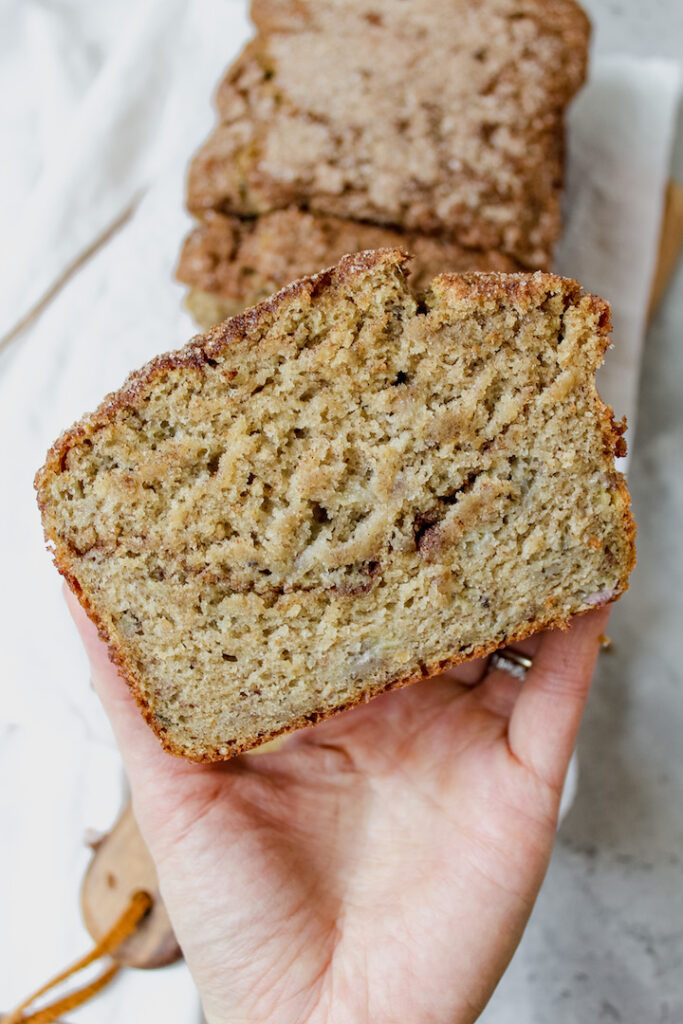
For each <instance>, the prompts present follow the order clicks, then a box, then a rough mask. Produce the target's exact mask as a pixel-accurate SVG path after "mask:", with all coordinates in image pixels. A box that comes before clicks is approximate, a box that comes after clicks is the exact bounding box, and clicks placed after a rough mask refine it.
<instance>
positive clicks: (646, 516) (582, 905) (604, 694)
mask: <svg viewBox="0 0 683 1024" xmlns="http://www.w3.org/2000/svg"><path fill="white" fill-rule="evenodd" d="M585 6H586V7H587V9H588V10H589V11H590V13H591V15H592V17H593V20H594V24H595V27H596V44H597V48H598V50H599V51H601V52H603V53H607V52H615V51H619V52H626V53H633V54H638V55H641V56H653V55H658V56H671V57H675V58H677V59H679V60H680V59H681V58H683V4H681V3H680V2H679V0H589V2H586V3H585ZM682 128H683V123H682V121H681V120H680V119H679V132H678V139H677V146H676V152H675V158H674V171H675V173H676V175H677V177H678V180H679V181H683V130H682ZM682 396H683V266H679V269H678V273H677V276H676V278H675V281H674V282H673V285H672V287H671V289H670V291H669V293H668V296H667V298H666V301H665V302H664V304H663V306H662V307H661V309H660V311H659V313H658V315H657V317H656V319H655V321H654V323H653V324H652V327H651V329H650V331H649V333H648V336H647V341H646V347H645V359H644V367H643V375H642V379H641V388H640V395H639V402H638V434H637V438H636V441H635V444H634V447H633V461H632V465H631V490H632V495H633V504H634V509H635V515H636V518H637V520H638V528H639V529H638V558H639V561H638V567H637V569H636V571H635V574H634V577H633V581H632V585H631V590H630V591H629V593H628V595H627V597H626V598H625V599H624V600H623V601H622V602H621V603H620V604H619V605H618V606H617V607H616V609H615V611H614V613H613V615H612V619H611V622H610V630H609V632H610V636H611V637H612V639H613V641H614V650H613V651H612V652H610V653H608V654H605V655H604V656H603V657H602V660H601V664H600V667H599V670H598V673H597V675H596V679H595V683H594V688H593V693H592V695H591V699H590V702H589V705H588V710H587V713H586V718H585V721H584V725H583V728H582V731H581V737H580V742H579V763H580V778H579V787H578V794H577V798H576V801H575V804H574V806H573V808H572V810H571V811H570V813H569V816H568V818H567V819H566V821H565V823H564V825H563V826H562V829H561V831H560V835H559V839H558V843H557V846H556V849H555V853H554V855H553V859H552V863H551V866H550V871H549V873H548V877H547V879H546V882H545V884H544V886H543V890H542V892H541V896H540V898H539V901H538V904H537V906H536V909H535V911H534V914H533V917H532V920H531V923H530V925H529V928H528V930H527V932H526V935H525V937H524V939H523V942H522V945H521V947H520V949H519V951H518V953H517V956H516V957H515V960H514V961H513V963H512V965H511V967H510V969H509V970H508V973H507V975H506V976H505V978H504V979H503V981H502V982H501V984H500V986H499V988H498V990H497V992H496V994H495V996H494V998H493V1000H492V1002H491V1004H490V1006H489V1008H488V1009H487V1011H485V1013H484V1014H483V1016H482V1019H481V1020H482V1024H488V1022H489V1021H493V1020H494V1019H495V1022H496V1024H602V1022H605V1024H681V1022H683V648H682V647H681V641H682V634H683V532H682V530H681V523H682V521H683V398H682Z"/></svg>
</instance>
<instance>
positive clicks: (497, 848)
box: [69, 595, 608, 1024]
mask: <svg viewBox="0 0 683 1024" xmlns="http://www.w3.org/2000/svg"><path fill="white" fill-rule="evenodd" d="M69 604H70V607H71V610H72V613H73V615H74V618H75V620H76V623H77V625H78V628H79V630H80V632H81V636H82V637H83V640H84V643H85V646H86V648H87V650H88V653H89V656H90V661H91V665H92V675H93V683H94V686H95V689H96V691H97V693H98V694H99V696H100V698H101V700H102V702H103V704H104V707H105V709H106V711H107V714H108V715H109V718H110V720H111V723H112V726H113V728H114V731H115V734H116V737H117V741H118V743H119V746H120V749H121V753H122V756H123V759H124V763H125V767H126V771H127V773H128V777H129V780H130V785H131V790H132V795H133V806H134V810H135V815H136V818H137V821H138V824H139V826H140V829H141V831H142V834H143V836H144V838H145V840H146V842H147V844H148V846H149V849H150V851H151V853H152V856H153V858H154V860H155V862H156V865H157V869H158V874H159V880H160V885H161V892H162V894H163V897H164V901H165V903H166V907H167V909H168V912H169V915H170V917H171V921H172V923H173V926H174V928H175V931H176V936H177V938H178V941H179V942H180V945H181V947H182V949H183V952H184V955H185V958H186V961H187V963H188V965H189V968H190V970H191V972H192V974H193V977H194V979H195V981H196V984H197V986H198V988H199V992H200V994H201V998H202V1003H203V1006H204V1012H205V1014H206V1016H207V1018H208V1020H209V1021H210V1022H211V1024H238V1022H239V1024H247V1022H249V1024H254V1022H258V1024H263V1022H266V1021H267V1022H269V1024H337V1022H339V1024H369V1022H372V1024H404V1022H405V1024H412V1022H418V1021H419V1022H420V1024H465V1022H468V1024H469V1022H472V1021H474V1020H476V1018H477V1017H478V1015H479V1014H480V1012H481V1011H482V1009H483V1007H484V1006H485V1004H486V1002H487V1001H488V999H489V998H490V996H491V994H492V992H493V990H494V988H495V986H496V984H497V983H498V981H499V979H500V977H501V975H502V973H503V971H504V970H505V967H506V966H507V964H508V962H509V960H510V958H511V956H512V954H513V952H514V950H515V948H516V947H517V944H518V942H519V939H520V937H521V935H522V931H523V929H524V926H525V924H526V922H527V920H528V917H529V914H530V912H531V909H532V906H533V904H534V900H535V898H536V895H537V893H538V889H539V887H540V884H541V881H542V879H543V876H544V874H545V871H546V867H547V864H548V860H549V857H550V851H551V848H552V844H553V838H554V834H555V828H556V822H557V813H558V808H559V801H560V794H561V790H562V783H563V780H564V777H565V773H566V770H567V765H568V763H569V759H570V756H571V752H572V750H573V747H574V743H575V740H576V733H577V730H578V727H579V722H580V719H581V714H582V712H583V707H584V704H585V701H586V697H587V695H588V689H589V686H590V680H591V676H592V673H593V667H594V664H595V659H596V656H597V653H598V650H599V640H598V637H599V635H600V634H601V633H602V632H603V630H604V629H605V625H606V621H607V617H608V610H607V609H599V610H596V611H593V612H591V613H589V614H587V615H584V616H581V617H579V618H577V619H575V620H574V622H573V623H572V626H571V628H570V630H569V631H568V632H565V633H562V632H560V631H553V632H549V633H546V634H544V635H542V636H540V637H535V638H533V639H532V640H529V641H526V642H525V643H524V644H521V645H518V646H519V648H520V649H523V650H525V651H526V652H527V653H531V654H533V658H534V663H533V667H532V668H531V669H530V670H529V672H528V673H527V677H526V680H525V681H524V682H523V683H522V682H520V681H518V680H517V679H515V678H513V677H512V676H511V675H509V674H508V673H506V672H503V671H500V670H495V671H490V672H489V671H487V664H486V661H484V660H482V661H478V662H469V663H467V664H464V665H461V666H459V667H458V668H457V669H453V670H451V671H449V672H446V673H445V674H443V675H441V676H438V677H436V678H434V679H430V680H427V681H425V682H422V683H417V684H415V685H413V686H410V687H408V688H406V689H404V690H399V691H396V692H394V693H388V694H385V695H384V696H382V697H379V698H377V699H376V700H373V701H372V702H371V703H370V704H367V705H364V706H362V707H359V708H356V709H354V710H352V711H349V712H347V713H346V714H344V715H341V716H338V717H335V718H332V719H330V720H329V721H327V722H324V723H323V724H321V725H318V726H316V727H315V728H312V729H307V730H304V731H302V732H300V733H297V734H295V735H294V736H293V737H291V738H290V739H288V740H287V742H286V744H285V745H284V746H283V747H282V748H281V749H280V750H279V751H277V752H276V753H267V754H263V755H261V756H259V757H250V756H242V757H237V758H234V759H233V760H231V761H228V762H223V763H218V764H212V765H195V764H191V763H189V762H185V761H182V760H180V759H177V758H174V757H171V756H170V755H168V754H166V753H164V752H163V750H162V749H161V747H160V746H159V743H158V740H157V739H156V738H155V737H154V735H153V734H152V732H151V730H150V729H149V728H148V727H147V726H146V725H145V723H144V722H143V720H142V717H141V716H140V714H139V712H138V710H137V708H136V706H135V704H134V701H133V699H132V697H131V696H130V694H129V692H128V689H127V687H126V684H125V683H124V682H123V681H122V680H121V679H120V677H119V676H118V674H117V671H116V669H115V668H114V667H113V666H112V665H111V663H110V662H109V659H108V655H107V650H106V647H105V645H104V644H103V643H102V642H101V641H100V640H99V639H98V637H97V632H96V630H95V628H94V626H93V625H92V624H91V623H90V622H89V620H88V619H87V618H86V616H85V614H84V613H83V611H82V610H81V609H80V607H79V606H78V604H77V602H76V600H75V598H73V596H71V595H69Z"/></svg>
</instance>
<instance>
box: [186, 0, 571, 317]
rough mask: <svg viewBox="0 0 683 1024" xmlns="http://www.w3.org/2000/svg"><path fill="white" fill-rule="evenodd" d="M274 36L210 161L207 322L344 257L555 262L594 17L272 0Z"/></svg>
mask: <svg viewBox="0 0 683 1024" xmlns="http://www.w3.org/2000/svg"><path fill="white" fill-rule="evenodd" d="M252 18H253V20H254V23H255V25H256V28H257V34H256V37H255V38H254V39H253V40H252V41H251V42H250V43H249V44H248V45H247V47H246V48H245V49H244V51H243V52H242V54H241V55H240V56H239V57H238V58H237V60H236V61H235V63H234V64H233V65H232V66H231V67H230V68H229V69H228V72H227V74H226V76H225V78H224V80H223V82H222V83H221V85H220V87H219V90H218V94H217V108H218V115H219V120H218V124H217V126H216V128H215V129H214V131H213V132H212V134H211V136H210V137H209V139H208V140H207V141H206V143H205V144H204V145H203V146H202V148H201V149H200V151H199V152H198V153H197V155H196V156H195V158H194V160H193V162H192V165H191V167H190V172H189V179H188V196H187V201H188V208H189V210H190V211H191V212H192V213H193V214H194V215H195V216H196V217H197V219H198V226H197V228H196V229H195V230H194V231H193V232H192V233H191V235H190V236H189V238H188V239H187V240H186V242H185V245H184V248H183V251H182V255H181V259H180V263H179V267H178V277H179V279H180V280H181V281H183V282H184V283H186V284H188V285H189V286H190V288H191V293H190V300H189V303H190V308H191V309H192V311H193V312H194V314H195V316H196V317H197V319H198V320H199V322H200V323H202V324H203V325H205V326H207V325H209V324H211V323H214V322H216V320H217V319H221V318H223V317H224V316H226V315H232V314H234V313H236V312H238V311H239V310H240V309H242V308H244V307H246V306H249V305H251V304H253V303H254V302H257V301H259V300H260V299H261V298H263V297H264V296H266V295H268V294H270V293H271V292H272V291H274V290H276V289H277V288H279V287H281V286H282V285H283V284H285V283H287V282H289V281H291V280H293V279H294V278H296V277H299V276H301V275H302V274H309V273H312V272H315V271H317V270H319V269H321V268H322V267H325V266H328V265H330V264H332V263H334V262H336V261H337V260H338V259H339V258H340V257H341V256H342V254H344V253H346V252H352V251H357V250H361V249H369V248H378V247H382V246H396V245H399V246H401V247H403V248H406V249H409V250H410V251H411V252H413V253H414V254H415V257H416V260H415V264H414V273H415V277H416V280H417V282H418V283H420V282H427V281H428V280H429V279H430V278H431V277H432V276H433V275H434V274H435V273H436V272H438V271H441V270H449V271H454V270H456V271H462V270H523V269H538V268H541V269H547V268H548V266H549V264H550V260H551V256H552V251H553V246H554V243H555V241H556V240H557V237H558V235H559V231H560V226H561V224H560V207H559V204H560V195H561V188H562V174H563V153H564V115H565V110H566V107H567V105H568V104H569V102H570V100H571V99H572V97H573V95H574V94H575V92H576V91H577V89H578V88H579V87H580V85H581V83H582V82H583V79H584V76H585V70H586V62H587V48H588V39H589V24H588V21H587V19H586V17H585V15H584V14H583V12H582V11H581V9H580V8H579V7H578V6H577V5H576V4H575V3H574V2H573V0H478V2H476V3H475V2H473V0H408V2H401V3H397V2H396V0H326V2H321V0H307V2H300V0H299V2H297V0H254V2H253V3H252Z"/></svg>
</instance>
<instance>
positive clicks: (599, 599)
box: [36, 250, 634, 760]
mask: <svg viewBox="0 0 683 1024" xmlns="http://www.w3.org/2000/svg"><path fill="white" fill-rule="evenodd" d="M405 261H406V257H405V256H404V254H402V253H401V252H400V251H398V250H379V251H371V252H365V253H360V254H357V255H355V256H350V257H345V258H344V259H342V260H341V262H340V263H339V265H338V266H336V267H334V268H332V269H331V270H328V271H325V272H324V273H321V274H318V275H316V276H315V277H310V278H305V279H302V280H300V281H298V282H296V283H295V284H293V285H291V286H289V287H288V288H285V289H284V290H283V291H281V292H280V293H279V294H277V295H276V296H274V297H273V298H272V299H270V300H269V301H267V302H264V303H262V304H261V305H260V306H256V307H255V308H253V309H251V310H248V311H247V312H246V313H243V314H242V315H240V316H238V317H236V318H235V319H233V320H231V321H229V322H227V323H225V324H222V325H220V326H219V327H217V328H215V329H214V330H213V331H211V332H209V333H208V334H206V335H204V336H200V337H197V338H195V339H193V340H192V341H191V342H190V343H189V345H188V346H187V347H186V348H184V349H182V350H181V351H179V352H176V353H172V354H169V355H164V356H160V357H159V358H158V359H156V360H154V361H152V362H151V363H149V364H148V365H147V366H146V367H144V368H143V369H142V370H140V371H139V372H138V373H135V374H133V375H132V376H131V377H130V378H129V380H128V381H127V383H126V384H125V385H124V386H123V388H122V389H121V390H120V391H118V392H116V393H114V394H113V395H110V396H109V397H108V398H107V399H106V400H105V402H104V403H103V404H102V405H101V406H100V408H99V409H98V410H97V411H96V412H95V413H94V414H92V415H90V416H87V417H86V418H84V419H83V420H82V421H81V422H80V423H78V424H76V425H75V426H74V427H72V429H71V430H69V431H68V432H67V433H65V434H64V435H63V436H62V437H61V438H60V439H59V440H58V441H57V442H56V444H55V445H54V447H53V448H52V449H51V451H50V452H49V454H48V457H47V461H46V464H45V466H44V467H43V468H42V469H41V470H40V471H39V473H38V475H37V478H36V486H37V490H38V500H39V504H40V507H41V510H42V514H43V522H44V526H45V532H46V535H47V538H48V540H49V542H50V543H51V545H52V546H53V548H54V557H55V561H56V564H57V566H58V568H59V569H60V571H61V572H62V573H63V574H64V576H65V577H66V579H67V580H68V582H69V584H70V586H71V587H72V588H73V590H74V591H75V592H76V594H77V595H78V597H79V599H80V601H81V603H82V604H83V606H84V607H85V608H86V610H87V612H88V614H89V615H90V617H91V618H92V619H93V621H94V622H96V624H97V625H98V627H99V630H100V632H101V634H102V636H103V637H104V638H105V639H106V640H107V642H108V643H109V645H110V650H111V654H112V657H113V658H114V660H115V661H116V663H117V664H118V665H119V667H120V669H121V672H122V674H123V675H124V676H125V678H126V679H127V680H128V682H129V684H130V686H131V689H132V690H133V693H134V694H135V697H136V698H137V700H138V701H139V703H140V705H141V707H142V709H143V712H144V714H145V717H146V718H147V720H148V722H149V723H150V725H151V726H152V727H153V728H154V730H155V731H156V732H157V734H158V735H159V737H160V739H161V741H162V742H163V744H164V746H165V747H166V748H167V749H168V750H170V751H172V752H173V753H176V754H181V755H184V756H186V757H189V758H192V759H195V760H214V759H220V758H227V757H230V756H231V755H233V754H236V753H238V752H240V751H244V750H247V749H249V748H250V747H253V746H255V745H258V744H259V743H261V742H263V741H264V740H266V739H268V738H270V737H273V736H275V735H277V734H279V733H284V732H288V731H290V730H292V729H296V728H299V727H301V726H304V725H306V724H308V723H312V722H315V721H317V720H319V719H322V718H324V717H326V716H328V715H330V714H333V713H334V712H336V711H340V710H342V709H344V708H347V707H350V706H351V705H353V704H355V703H357V702H359V701H362V700H366V699H368V698H370V697H372V696H374V695H376V694H379V693H381V692H382V691H384V690H387V689H390V688H392V687H396V686H401V685H404V684H406V683H409V682H413V681H414V680H418V679H421V678H423V677H425V676H428V675H430V674H432V673H435V672H437V671H439V670H440V669H442V668H444V667H446V666H448V665H452V664H454V663H456V662H459V661H462V660H465V659H467V658H471V657H474V656H477V655H481V654H483V653H485V652H488V651H492V650H494V649H495V648H496V647H499V646H501V645H503V644H505V643H507V642H510V641H511V640H515V639H520V638H522V637H525V636H528V635H529V634H531V633H533V632H535V631H537V630H539V629H543V628H545V627H548V626H551V625H557V624H563V623H565V622H566V621H567V620H568V619H569V617H570V616H571V615H574V614H575V613H577V612H581V611H585V610H586V609H588V608H590V607H592V606H594V605H596V604H599V603H604V602H607V601H611V600H614V599H615V598H616V597H618V596H619V595H620V594H621V593H622V592H623V591H624V590H625V589H626V586H627V580H628V575H629V572H630V569H631V567H632V565H633V562H634V547H633V536H634V524H633V521H632V519H631V515H630V511H629V499H628V493H627V491H626V487H625V484H624V482H623V479H622V478H621V476H620V475H619V474H618V473H617V472H616V471H615V467H614V455H615V454H619V453H620V452H621V451H622V449H623V441H622V439H621V433H622V432H623V428H622V426H620V425H615V424H614V422H613V419H612V413H611V410H610V409H609V408H608V407H607V406H605V405H604V404H603V403H602V401H601V400H600V397H599V395H598V393H597V391H596V387H595V380H594V375H595V370H596V367H597V366H598V365H599V363H600V362H601V361H602V357H603V354H604V351H605V349H606V347H607V345H608V341H609V337H608V332H609V309H608V307H607V305H606V304H605V303H604V302H602V301H601V300H600V299H597V298H595V297H594V296H592V295H586V294H583V293H582V291H581V289H580V287H579V285H577V284H576V283H575V282H574V281H568V280H564V279H562V278H558V277H555V276H553V275H549V274H543V273H540V272H539V273H535V274H531V275H523V274H509V275H506V274H468V275H464V276H457V275H449V274H446V275H442V276H440V277H437V278H435V280H434V281H433V282H432V286H431V289H430V290H429V291H428V292H427V294H426V300H425V302H424V303H423V304H421V305H418V304H417V302H416V300H415V299H414V298H413V296H412V295H411V293H410V291H409V288H408V285H407V281H406V277H405V274H404V266H405Z"/></svg>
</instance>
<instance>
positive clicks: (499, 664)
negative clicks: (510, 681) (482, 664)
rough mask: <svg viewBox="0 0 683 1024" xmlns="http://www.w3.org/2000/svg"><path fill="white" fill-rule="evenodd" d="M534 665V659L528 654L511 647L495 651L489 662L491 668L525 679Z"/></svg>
mask: <svg viewBox="0 0 683 1024" xmlns="http://www.w3.org/2000/svg"><path fill="white" fill-rule="evenodd" d="M532 665H533V661H532V659H531V658H529V657H527V655H526V654H520V653H519V651H513V650H512V649H511V648H509V647H506V648H505V649H504V650H502V651H494V653H493V654H492V655H491V660H490V662H489V666H490V667H491V668H495V669H499V670H500V671H501V672H507V673H508V675H511V676H514V677H515V679H525V678H526V674H527V672H528V671H529V669H530V668H531V666H532Z"/></svg>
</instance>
